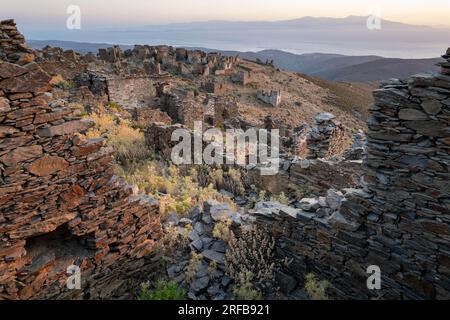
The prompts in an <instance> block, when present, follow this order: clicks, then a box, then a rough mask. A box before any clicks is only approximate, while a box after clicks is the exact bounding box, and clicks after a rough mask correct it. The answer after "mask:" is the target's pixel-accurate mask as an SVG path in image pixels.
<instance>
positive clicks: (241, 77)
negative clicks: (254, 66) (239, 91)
mask: <svg viewBox="0 0 450 320" xmlns="http://www.w3.org/2000/svg"><path fill="white" fill-rule="evenodd" d="M231 81H232V82H234V83H238V84H240V85H242V86H244V87H245V86H246V85H247V84H249V83H250V82H252V72H251V71H249V70H240V71H238V72H237V73H235V74H233V75H232V76H231Z"/></svg>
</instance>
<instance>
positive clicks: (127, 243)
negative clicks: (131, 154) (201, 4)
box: [0, 20, 450, 300]
mask: <svg viewBox="0 0 450 320" xmlns="http://www.w3.org/2000/svg"><path fill="white" fill-rule="evenodd" d="M443 58H444V60H443V62H442V63H441V64H440V67H441V71H440V72H439V73H436V74H433V75H417V76H414V77H411V78H410V79H406V80H399V79H391V80H389V81H386V82H385V83H383V84H382V86H381V87H380V88H379V89H377V90H375V91H374V94H373V95H374V103H373V104H372V106H371V107H370V109H369V110H368V114H369V116H368V119H367V124H366V126H364V125H361V127H358V128H351V127H350V123H352V122H349V119H350V120H351V121H354V123H358V124H360V123H362V120H361V119H358V117H357V116H355V115H352V114H350V113H345V112H344V111H342V110H338V109H337V108H335V106H333V105H331V104H330V105H329V104H326V101H327V100H326V99H325V97H326V94H327V92H326V91H325V90H321V88H319V87H318V86H316V85H315V84H313V83H312V82H311V81H309V80H307V79H304V78H302V77H301V76H300V75H298V74H290V73H289V74H287V73H283V72H282V71H280V70H278V69H277V68H276V67H275V66H274V64H273V61H267V62H262V61H248V60H245V59H241V58H240V57H239V56H233V57H229V56H225V55H222V54H220V53H215V52H204V51H200V50H189V49H184V48H175V47H171V46H165V45H161V46H149V45H136V46H135V47H134V48H133V49H127V50H122V49H121V48H120V47H119V46H113V47H111V48H105V49H100V50H99V52H98V53H88V54H84V55H83V54H80V53H77V52H75V51H73V50H63V49H61V48H51V47H45V48H43V49H42V50H32V49H30V48H29V47H27V45H26V44H25V39H24V36H23V35H22V34H21V33H20V32H19V31H18V29H17V27H16V24H15V22H14V21H13V20H5V21H1V22H0V59H1V60H0V300H1V299H33V298H34V299H36V298H45V299H52V298H54V299H62V298H73V299H108V298H117V299H119V298H135V297H136V292H137V291H136V290H139V286H140V284H141V283H143V282H146V281H147V282H146V283H147V285H148V284H149V283H150V282H151V281H155V276H156V275H158V276H160V275H161V276H163V277H165V278H168V279H169V280H170V281H173V282H175V283H176V284H177V285H179V286H180V287H182V288H184V289H185V290H186V292H187V298H189V299H194V300H196V299H198V300H202V299H236V298H242V297H241V296H239V294H242V290H241V291H239V290H236V288H238V285H242V287H245V286H244V285H243V283H244V282H245V281H247V282H250V283H251V282H252V281H254V282H255V283H254V287H255V291H254V292H253V291H251V292H250V293H252V294H253V293H254V294H253V295H252V297H253V298H266V299H308V298H309V297H308V295H307V293H305V282H306V280H307V279H306V278H307V275H308V274H314V275H315V276H317V277H318V278H319V279H325V280H327V281H328V283H329V286H328V288H327V290H328V293H329V294H330V296H331V297H332V298H336V299H372V298H379V299H448V298H450V258H449V255H450V242H449V240H450V220H449V217H448V213H449V206H450V189H449V183H448V182H449V180H450V179H449V178H450V177H449V175H450V172H449V150H450V131H449V116H450V49H448V50H447V51H446V53H445V54H444V55H443ZM267 79H273V81H268V80H267ZM297 86H299V91H300V92H301V94H298V93H297V92H294V91H293V89H292V88H294V87H297ZM286 88H287V89H288V90H287V89H286ZM307 90H310V91H311V92H312V94H311V95H307V93H308V92H307ZM303 91H304V92H303ZM324 92H325V93H324ZM316 98H317V101H316V100H314V99H316ZM324 101H325V102H324ZM320 103H323V104H324V105H323V108H322V109H320V106H321V105H320ZM79 106H82V109H80V108H79ZM248 106H250V107H248ZM248 110H250V112H248ZM301 110H303V111H301ZM334 111H337V112H334ZM104 113H107V114H108V115H111V117H112V116H114V117H116V118H117V119H119V120H118V121H119V122H120V121H128V122H130V123H133V125H134V128H137V129H136V130H140V132H142V133H143V136H144V137H145V144H146V145H147V147H148V148H150V149H151V150H152V151H153V152H154V154H155V155H157V157H158V159H161V161H164V162H165V163H167V165H168V166H170V161H171V159H170V155H171V149H172V148H173V146H174V143H173V141H171V135H172V132H173V131H174V130H176V129H179V128H185V129H186V130H188V131H189V130H193V125H194V122H196V121H200V122H202V123H203V124H204V127H205V129H206V128H212V127H216V128H220V129H221V130H226V129H243V130H246V129H248V128H253V127H257V128H258V129H265V130H270V129H279V130H280V143H281V145H280V168H279V171H278V173H277V174H276V175H269V176H267V175H263V174H261V171H262V169H263V168H264V164H261V165H254V166H245V165H244V166H235V165H224V166H223V167H220V168H214V169H218V170H222V171H223V172H225V171H226V172H230V170H233V171H232V172H233V173H236V172H238V173H239V175H237V174H235V176H238V177H239V181H236V180H237V179H236V178H234V179H235V180H233V181H232V182H234V183H235V184H232V183H231V182H230V181H231V180H232V179H231V174H230V175H229V176H227V178H224V177H221V179H222V181H221V183H222V184H223V187H222V188H220V190H218V191H219V192H220V194H221V195H223V196H224V197H226V198H227V199H228V200H229V202H228V203H225V202H223V203H222V202H219V201H216V200H212V199H207V200H206V201H204V203H203V204H202V205H200V206H196V207H195V208H193V209H192V210H190V211H189V212H187V214H185V215H184V216H182V215H181V214H179V213H177V212H169V213H164V214H163V212H162V211H161V209H160V208H161V207H160V206H159V203H158V201H156V200H155V199H154V198H153V197H152V196H150V195H148V194H146V193H145V190H143V188H141V189H140V188H139V187H138V186H135V185H130V184H127V183H126V182H125V181H124V180H123V179H122V178H120V177H119V176H118V174H117V172H116V171H115V170H116V165H117V159H115V158H114V156H113V150H111V147H108V146H107V145H106V144H107V141H106V140H105V138H103V137H96V138H89V137H87V136H85V135H84V134H85V133H86V132H87V131H89V130H90V129H91V128H92V127H94V126H95V123H93V121H92V120H90V118H91V117H93V116H98V115H101V114H104ZM299 113H301V114H300V115H299ZM335 113H336V114H335ZM358 121H359V122H358ZM128 122H127V123H128ZM361 128H363V129H364V130H363V129H361ZM182 169H183V170H184V171H186V172H187V171H189V170H191V169H193V168H191V167H188V168H182ZM203 169H204V170H207V169H205V168H203ZM180 170H181V169H180ZM227 170H228V171H227ZM199 171H200V169H199ZM222 171H221V172H222ZM205 172H206V171H205ZM205 175H206V176H208V174H205ZM199 176H200V175H199ZM196 179H197V180H201V179H200V178H199V177H196ZM205 179H206V178H205ZM223 180H230V181H223ZM236 184H239V186H242V187H241V188H238V187H236ZM238 189H242V190H238ZM275 196H276V197H275ZM169 230H171V232H174V230H175V233H176V237H177V239H178V237H180V238H182V241H181V243H183V247H182V248H180V249H178V250H176V251H177V254H176V255H175V257H176V259H175V258H173V257H171V258H172V259H167V257H163V255H164V253H162V252H164V251H163V250H160V244H162V243H163V242H164V243H165V242H167V241H168V240H167V235H168V234H169ZM262 230H263V231H262ZM169 240H170V239H169ZM246 241H247V242H248V247H250V248H255V247H256V248H258V250H260V251H261V252H259V251H258V250H256V251H258V252H247V251H245V250H244V249H243V248H244V247H246V243H247V242H246ZM255 241H259V243H256V242H255ZM169 242H170V241H169ZM261 244H264V246H262V247H263V248H264V249H267V250H262V249H261ZM240 250H241V251H240ZM242 250H244V251H242ZM262 251H264V252H262ZM243 252H244V253H243ZM261 257H263V258H261ZM239 259H241V260H239ZM258 259H259V260H258ZM265 259H266V260H265ZM69 265H76V266H78V267H79V268H80V269H81V271H82V274H83V277H84V279H87V280H86V281H84V282H83V286H82V288H81V289H78V290H70V289H68V288H67V287H66V283H65V281H66V277H67V274H66V269H67V267H68V266H69ZM373 265H375V266H379V268H380V269H381V270H382V283H383V286H382V287H381V289H380V290H370V289H369V288H368V287H367V284H366V280H367V272H366V270H367V268H368V267H369V266H373ZM244 267H245V268H244ZM258 268H260V269H258ZM241 269H242V270H241ZM249 274H251V277H250V276H248V275H249ZM242 275H244V276H245V275H247V276H248V277H247V278H246V279H244V280H245V281H244V280H243V279H242ZM148 281H150V282H148ZM247 282H245V284H247ZM153 284H154V283H150V285H153ZM242 287H241V289H242Z"/></svg>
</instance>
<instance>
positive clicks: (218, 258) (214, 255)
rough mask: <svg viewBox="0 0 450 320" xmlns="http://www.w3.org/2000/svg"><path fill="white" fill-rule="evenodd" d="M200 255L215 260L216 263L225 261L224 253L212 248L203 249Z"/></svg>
mask: <svg viewBox="0 0 450 320" xmlns="http://www.w3.org/2000/svg"><path fill="white" fill-rule="evenodd" d="M202 256H203V257H204V258H205V259H206V260H207V261H215V262H217V263H218V264H224V263H225V254H223V253H220V252H217V251H214V250H204V251H202Z"/></svg>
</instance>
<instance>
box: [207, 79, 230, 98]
mask: <svg viewBox="0 0 450 320" xmlns="http://www.w3.org/2000/svg"><path fill="white" fill-rule="evenodd" d="M201 88H202V89H203V90H205V91H206V92H207V93H212V94H215V95H216V96H221V95H224V94H226V93H227V86H226V84H225V83H223V82H219V81H216V80H211V81H206V82H203V83H202V86H201Z"/></svg>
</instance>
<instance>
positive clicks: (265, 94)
mask: <svg viewBox="0 0 450 320" xmlns="http://www.w3.org/2000/svg"><path fill="white" fill-rule="evenodd" d="M256 97H257V98H258V99H259V100H261V101H263V102H265V103H267V104H270V105H272V106H274V107H278V106H279V105H280V104H281V91H277V90H271V91H265V90H258V91H257V93H256Z"/></svg>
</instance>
